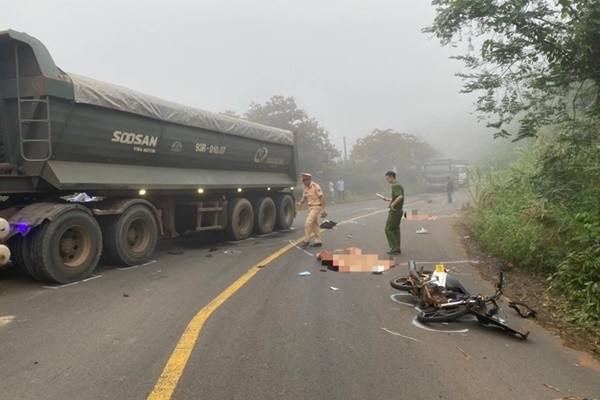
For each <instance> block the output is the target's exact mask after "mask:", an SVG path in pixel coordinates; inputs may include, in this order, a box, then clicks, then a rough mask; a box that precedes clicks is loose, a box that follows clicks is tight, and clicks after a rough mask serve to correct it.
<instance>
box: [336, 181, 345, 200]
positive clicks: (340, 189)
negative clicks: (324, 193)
mask: <svg viewBox="0 0 600 400" xmlns="http://www.w3.org/2000/svg"><path fill="white" fill-rule="evenodd" d="M336 186H337V192H338V201H340V202H342V201H346V186H345V184H344V180H343V179H342V178H339V179H338V180H337V182H336Z"/></svg>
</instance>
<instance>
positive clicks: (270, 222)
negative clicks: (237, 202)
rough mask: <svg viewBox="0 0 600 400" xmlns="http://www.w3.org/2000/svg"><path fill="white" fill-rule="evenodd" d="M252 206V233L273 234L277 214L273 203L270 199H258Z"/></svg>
mask: <svg viewBox="0 0 600 400" xmlns="http://www.w3.org/2000/svg"><path fill="white" fill-rule="evenodd" d="M252 205H253V206H254V231H255V232H256V233H259V234H261V235H264V234H267V233H271V232H273V228H274V227H275V220H276V219H277V212H276V211H275V202H274V201H273V200H272V199H271V198H270V197H259V198H257V199H254V201H253V202H252Z"/></svg>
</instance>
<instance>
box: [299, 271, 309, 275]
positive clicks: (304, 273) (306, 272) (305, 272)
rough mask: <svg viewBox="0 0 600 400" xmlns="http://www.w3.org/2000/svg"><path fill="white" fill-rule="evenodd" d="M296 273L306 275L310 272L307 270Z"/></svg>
mask: <svg viewBox="0 0 600 400" xmlns="http://www.w3.org/2000/svg"><path fill="white" fill-rule="evenodd" d="M298 275H300V276H308V275H310V272H308V271H304V272H298Z"/></svg>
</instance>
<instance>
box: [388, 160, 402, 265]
mask: <svg viewBox="0 0 600 400" xmlns="http://www.w3.org/2000/svg"><path fill="white" fill-rule="evenodd" d="M385 180H386V181H387V183H389V184H390V186H391V187H392V197H391V198H387V197H384V198H383V200H384V201H389V202H390V205H389V209H390V211H389V213H388V217H387V221H386V222H385V236H386V237H387V241H388V244H389V245H390V250H389V251H388V252H387V253H388V254H400V253H402V251H401V250H400V221H401V220H402V207H403V206H404V188H403V187H402V185H401V184H399V183H398V181H397V180H396V173H395V172H394V171H388V172H386V173H385Z"/></svg>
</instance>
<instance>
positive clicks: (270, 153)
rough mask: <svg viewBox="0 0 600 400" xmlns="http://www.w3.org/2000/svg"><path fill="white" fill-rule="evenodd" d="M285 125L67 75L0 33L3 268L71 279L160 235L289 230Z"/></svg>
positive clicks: (124, 262) (39, 48) (42, 51)
mask: <svg viewBox="0 0 600 400" xmlns="http://www.w3.org/2000/svg"><path fill="white" fill-rule="evenodd" d="M295 143H296V140H295V136H294V134H293V133H292V132H290V131H286V130H282V129H277V128H272V127H267V126H264V125H259V124H255V123H251V122H248V121H244V120H240V119H236V118H230V117H226V116H223V115H219V114H215V113H210V112H207V111H204V110H200V109H197V108H193V107H187V106H183V105H180V104H176V103H172V102H169V101H166V100H163V99H159V98H157V97H154V96H150V95H147V94H143V93H140V92H136V91H133V90H131V89H127V88H124V87H121V86H117V85H112V84H108V83H105V82H100V81H97V80H94V79H90V78H87V77H83V76H79V75H76V74H71V73H65V72H64V71H62V70H61V69H59V68H58V67H57V66H56V64H55V63H54V61H53V59H52V57H51V56H50V53H49V52H48V50H47V49H46V47H45V46H44V45H43V44H42V43H41V42H40V41H39V40H37V39H35V38H33V37H32V36H29V35H27V34H25V33H21V32H17V31H14V30H7V31H1V32H0V266H1V265H6V264H8V263H9V262H10V263H12V264H13V265H14V267H16V268H17V269H18V270H19V271H20V272H22V273H23V274H25V275H27V276H28V277H31V278H33V279H37V280H40V281H49V282H59V283H68V282H73V281H76V280H80V279H82V278H85V277H86V276H88V275H90V274H91V273H92V271H93V270H94V269H95V268H96V266H97V264H98V262H99V260H100V258H101V257H102V260H103V262H105V263H108V264H109V265H120V266H132V265H139V264H143V263H145V262H147V261H148V260H149V259H150V258H151V257H152V254H153V252H154V249H155V245H156V242H157V240H158V239H159V238H161V237H175V236H177V235H181V234H184V233H186V232H188V231H208V230H211V231H223V232H225V233H226V235H227V237H228V238H229V239H230V240H236V241H237V240H243V239H246V238H248V237H249V236H250V235H252V234H267V233H270V232H273V231H274V230H285V229H288V228H290V226H291V225H292V223H293V219H294V216H295V210H294V200H293V197H292V196H293V193H292V192H291V191H292V187H294V186H295V183H296V177H297V170H296V169H297V167H296V160H297V152H296V145H295Z"/></svg>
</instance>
